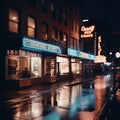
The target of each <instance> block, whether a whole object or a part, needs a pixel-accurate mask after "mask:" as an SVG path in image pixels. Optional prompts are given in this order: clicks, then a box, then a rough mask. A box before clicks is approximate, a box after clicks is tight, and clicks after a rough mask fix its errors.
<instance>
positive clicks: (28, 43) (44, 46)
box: [22, 37, 61, 54]
mask: <svg viewBox="0 0 120 120" xmlns="http://www.w3.org/2000/svg"><path fill="white" fill-rule="evenodd" d="M22 45H23V48H24V49H28V50H32V51H38V52H40V51H45V52H51V53H58V54H59V53H61V49H60V47H59V46H56V45H52V44H48V43H44V42H40V41H36V40H33V39H30V38H26V37H23V39H22Z"/></svg>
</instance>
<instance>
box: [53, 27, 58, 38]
mask: <svg viewBox="0 0 120 120" xmlns="http://www.w3.org/2000/svg"><path fill="white" fill-rule="evenodd" d="M57 35H58V34H57V29H56V28H55V27H53V28H52V39H57V38H58V36H57Z"/></svg>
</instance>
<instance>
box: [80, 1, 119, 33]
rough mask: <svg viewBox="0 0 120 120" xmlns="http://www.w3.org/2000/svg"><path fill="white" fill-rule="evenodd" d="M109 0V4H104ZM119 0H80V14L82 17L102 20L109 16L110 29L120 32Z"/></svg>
mask: <svg viewBox="0 0 120 120" xmlns="http://www.w3.org/2000/svg"><path fill="white" fill-rule="evenodd" d="M105 1H110V4H105ZM119 12H120V0H82V2H81V16H82V18H83V19H85V18H89V19H93V20H99V21H100V20H101V21H104V20H105V19H106V18H108V17H109V20H110V22H111V26H112V31H113V32H120V14H119Z"/></svg>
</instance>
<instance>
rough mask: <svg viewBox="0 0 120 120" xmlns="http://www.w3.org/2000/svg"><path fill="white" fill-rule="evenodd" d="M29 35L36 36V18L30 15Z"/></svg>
mask: <svg viewBox="0 0 120 120" xmlns="http://www.w3.org/2000/svg"><path fill="white" fill-rule="evenodd" d="M28 36H29V37H33V38H34V37H35V19H34V18H32V17H28Z"/></svg>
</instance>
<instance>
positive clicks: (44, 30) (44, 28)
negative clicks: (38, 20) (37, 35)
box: [41, 22, 48, 40]
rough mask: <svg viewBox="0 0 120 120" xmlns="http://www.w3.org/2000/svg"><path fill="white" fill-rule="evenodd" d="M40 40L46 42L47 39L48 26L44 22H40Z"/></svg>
mask: <svg viewBox="0 0 120 120" xmlns="http://www.w3.org/2000/svg"><path fill="white" fill-rule="evenodd" d="M41 35H42V36H41V38H42V39H43V40H47V39H48V24H47V23H45V22H42V27H41Z"/></svg>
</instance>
